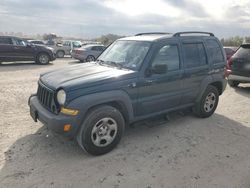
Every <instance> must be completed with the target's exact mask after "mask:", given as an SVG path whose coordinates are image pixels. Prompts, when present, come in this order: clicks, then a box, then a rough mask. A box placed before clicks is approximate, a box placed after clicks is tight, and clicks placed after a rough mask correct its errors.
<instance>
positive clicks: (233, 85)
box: [228, 80, 240, 87]
mask: <svg viewBox="0 0 250 188" xmlns="http://www.w3.org/2000/svg"><path fill="white" fill-rule="evenodd" d="M228 84H229V85H230V86H231V87H237V86H238V85H239V84H240V83H239V82H237V81H234V80H228Z"/></svg>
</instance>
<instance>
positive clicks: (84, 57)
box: [71, 53, 87, 61]
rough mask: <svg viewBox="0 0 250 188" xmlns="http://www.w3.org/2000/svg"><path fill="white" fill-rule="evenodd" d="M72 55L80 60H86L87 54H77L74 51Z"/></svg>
mask: <svg viewBox="0 0 250 188" xmlns="http://www.w3.org/2000/svg"><path fill="white" fill-rule="evenodd" d="M71 56H72V57H73V58H74V59H78V60H82V61H84V60H86V58H87V57H86V56H85V55H82V54H76V53H72V54H71Z"/></svg>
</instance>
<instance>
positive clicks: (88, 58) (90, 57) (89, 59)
mask: <svg viewBox="0 0 250 188" xmlns="http://www.w3.org/2000/svg"><path fill="white" fill-rule="evenodd" d="M86 61H87V62H91V61H95V57H94V56H92V55H88V57H87V58H86Z"/></svg>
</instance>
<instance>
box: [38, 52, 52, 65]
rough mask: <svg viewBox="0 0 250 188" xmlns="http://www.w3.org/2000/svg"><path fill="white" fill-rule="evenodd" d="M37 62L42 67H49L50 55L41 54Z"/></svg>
mask: <svg viewBox="0 0 250 188" xmlns="http://www.w3.org/2000/svg"><path fill="white" fill-rule="evenodd" d="M36 62H37V63H38V64H41V65H47V64H48V63H49V55H48V54H46V53H40V54H39V55H38V56H37V59H36Z"/></svg>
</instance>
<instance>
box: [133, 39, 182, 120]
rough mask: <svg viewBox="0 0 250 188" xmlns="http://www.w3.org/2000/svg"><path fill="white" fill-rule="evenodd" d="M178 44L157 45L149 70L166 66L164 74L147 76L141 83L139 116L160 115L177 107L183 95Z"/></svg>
mask: <svg viewBox="0 0 250 188" xmlns="http://www.w3.org/2000/svg"><path fill="white" fill-rule="evenodd" d="M179 48H180V47H179V44H178V42H177V41H176V42H162V43H160V44H158V45H157V47H156V49H155V52H154V54H155V55H154V56H153V57H152V60H151V62H150V65H149V67H148V70H150V69H154V67H155V66H157V65H161V64H165V65H166V66H167V71H166V72H165V73H163V74H155V73H153V71H152V73H151V74H150V76H147V75H145V76H144V77H142V78H140V81H139V86H140V87H139V96H138V109H137V113H138V114H137V115H138V116H147V115H151V114H154V113H160V112H163V111H166V110H168V109H171V108H173V107H177V106H178V105H179V104H180V99H181V95H182V74H183V71H182V69H181V61H180V56H179V53H180V52H179Z"/></svg>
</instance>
